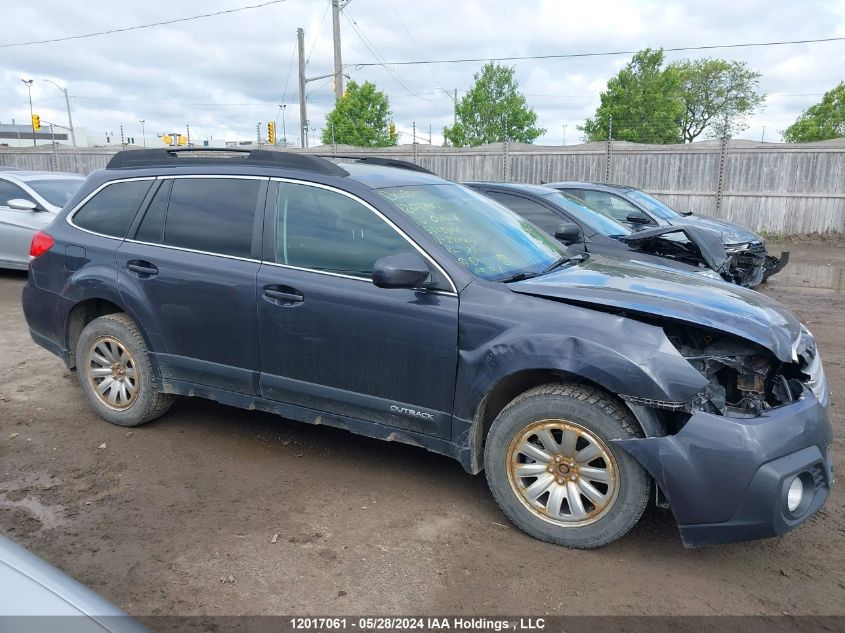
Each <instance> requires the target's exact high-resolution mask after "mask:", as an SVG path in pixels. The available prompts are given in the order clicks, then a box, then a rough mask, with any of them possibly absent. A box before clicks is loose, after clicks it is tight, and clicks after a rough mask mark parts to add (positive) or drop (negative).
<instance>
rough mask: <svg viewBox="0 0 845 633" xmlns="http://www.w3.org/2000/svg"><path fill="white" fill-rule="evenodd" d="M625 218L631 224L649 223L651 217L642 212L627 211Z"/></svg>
mask: <svg viewBox="0 0 845 633" xmlns="http://www.w3.org/2000/svg"><path fill="white" fill-rule="evenodd" d="M625 219H626V220H628V222H630V223H631V224H651V219H650V218H649V217H648V216H647V215H645V214H644V213H637V212H633V213H629V214H628V216H627V217H626V218H625Z"/></svg>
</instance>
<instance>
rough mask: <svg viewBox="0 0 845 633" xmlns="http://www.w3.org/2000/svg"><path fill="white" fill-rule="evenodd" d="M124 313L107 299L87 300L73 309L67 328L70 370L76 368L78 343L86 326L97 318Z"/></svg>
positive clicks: (68, 317)
mask: <svg viewBox="0 0 845 633" xmlns="http://www.w3.org/2000/svg"><path fill="white" fill-rule="evenodd" d="M123 311H124V310H123V308H121V307H120V306H118V305H116V304H114V303H112V302H111V301H107V300H106V299H86V300H85V301H80V302H79V303H77V304H76V305H75V306H73V308H71V311H70V312H69V313H68V316H67V325H66V327H65V347H66V349H67V364H68V367H69V368H70V369H73V368H74V367H76V342H77V341H78V340H79V335H80V334H82V330H84V329H85V326H86V325H88V324H89V323H90V322H91V321H93V320H94V319H96V318H97V317H101V316H104V315H106V314H114V313H115V312H123Z"/></svg>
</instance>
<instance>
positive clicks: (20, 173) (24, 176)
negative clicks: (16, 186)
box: [0, 169, 85, 182]
mask: <svg viewBox="0 0 845 633" xmlns="http://www.w3.org/2000/svg"><path fill="white" fill-rule="evenodd" d="M0 176H4V177H7V178H12V179H15V180H19V181H21V182H26V181H28V180H67V179H69V178H70V179H74V180H85V176H80V175H79V174H71V173H67V172H61V171H24V170H17V169H14V170H10V171H8V172H7V171H6V170H4V169H0Z"/></svg>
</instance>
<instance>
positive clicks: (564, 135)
mask: <svg viewBox="0 0 845 633" xmlns="http://www.w3.org/2000/svg"><path fill="white" fill-rule="evenodd" d="M561 145H566V123H564V124H563V143H561Z"/></svg>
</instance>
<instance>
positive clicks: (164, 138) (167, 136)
mask: <svg viewBox="0 0 845 633" xmlns="http://www.w3.org/2000/svg"><path fill="white" fill-rule="evenodd" d="M161 140H162V141H164V144H165V145H173V137H172V136H171V135H170V134H165V135H164V136H162V137H161Z"/></svg>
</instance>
